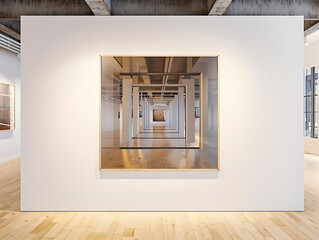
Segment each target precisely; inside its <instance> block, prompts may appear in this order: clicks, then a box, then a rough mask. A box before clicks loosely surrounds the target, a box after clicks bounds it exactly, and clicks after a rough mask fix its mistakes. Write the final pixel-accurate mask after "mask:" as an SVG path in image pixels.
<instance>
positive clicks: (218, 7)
mask: <svg viewBox="0 0 319 240" xmlns="http://www.w3.org/2000/svg"><path fill="white" fill-rule="evenodd" d="M231 2H232V0H216V2H215V3H214V5H213V7H212V9H211V10H210V12H209V14H208V15H214V16H221V15H223V14H224V13H225V12H226V10H227V8H228V7H229V5H230V4H231Z"/></svg>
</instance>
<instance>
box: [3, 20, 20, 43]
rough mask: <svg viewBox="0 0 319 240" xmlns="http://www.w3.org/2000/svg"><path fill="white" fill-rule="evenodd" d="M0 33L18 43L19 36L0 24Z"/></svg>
mask: <svg viewBox="0 0 319 240" xmlns="http://www.w3.org/2000/svg"><path fill="white" fill-rule="evenodd" d="M0 31H1V32H3V33H5V34H6V35H8V36H10V37H12V38H14V39H16V40H19V41H20V34H19V33H16V32H15V31H13V30H12V29H10V28H8V27H7V26H5V25H3V24H2V23H0Z"/></svg>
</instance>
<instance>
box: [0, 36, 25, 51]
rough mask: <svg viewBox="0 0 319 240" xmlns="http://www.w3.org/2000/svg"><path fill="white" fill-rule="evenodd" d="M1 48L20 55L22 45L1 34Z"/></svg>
mask: <svg viewBox="0 0 319 240" xmlns="http://www.w3.org/2000/svg"><path fill="white" fill-rule="evenodd" d="M0 47H3V48H5V49H7V50H9V51H11V52H14V53H16V54H20V51H21V43H19V42H18V41H16V40H13V39H11V38H9V37H7V36H6V35H4V34H2V33H0Z"/></svg>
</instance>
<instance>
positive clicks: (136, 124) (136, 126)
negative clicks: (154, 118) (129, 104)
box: [133, 87, 140, 137]
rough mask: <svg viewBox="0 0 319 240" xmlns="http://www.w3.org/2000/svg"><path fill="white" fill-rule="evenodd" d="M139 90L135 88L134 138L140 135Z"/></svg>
mask: <svg viewBox="0 0 319 240" xmlns="http://www.w3.org/2000/svg"><path fill="white" fill-rule="evenodd" d="M139 110H140V109H139V88H138V87H133V137H136V136H137V135H138V134H139V125H140V124H139V122H140V121H139V120H140V117H139Z"/></svg>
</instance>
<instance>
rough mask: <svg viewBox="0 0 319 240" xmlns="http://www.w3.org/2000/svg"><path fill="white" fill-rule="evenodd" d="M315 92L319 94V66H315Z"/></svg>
mask: <svg viewBox="0 0 319 240" xmlns="http://www.w3.org/2000/svg"><path fill="white" fill-rule="evenodd" d="M314 80H315V81H314V94H318V67H317V66H316V67H315V76H314Z"/></svg>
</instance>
